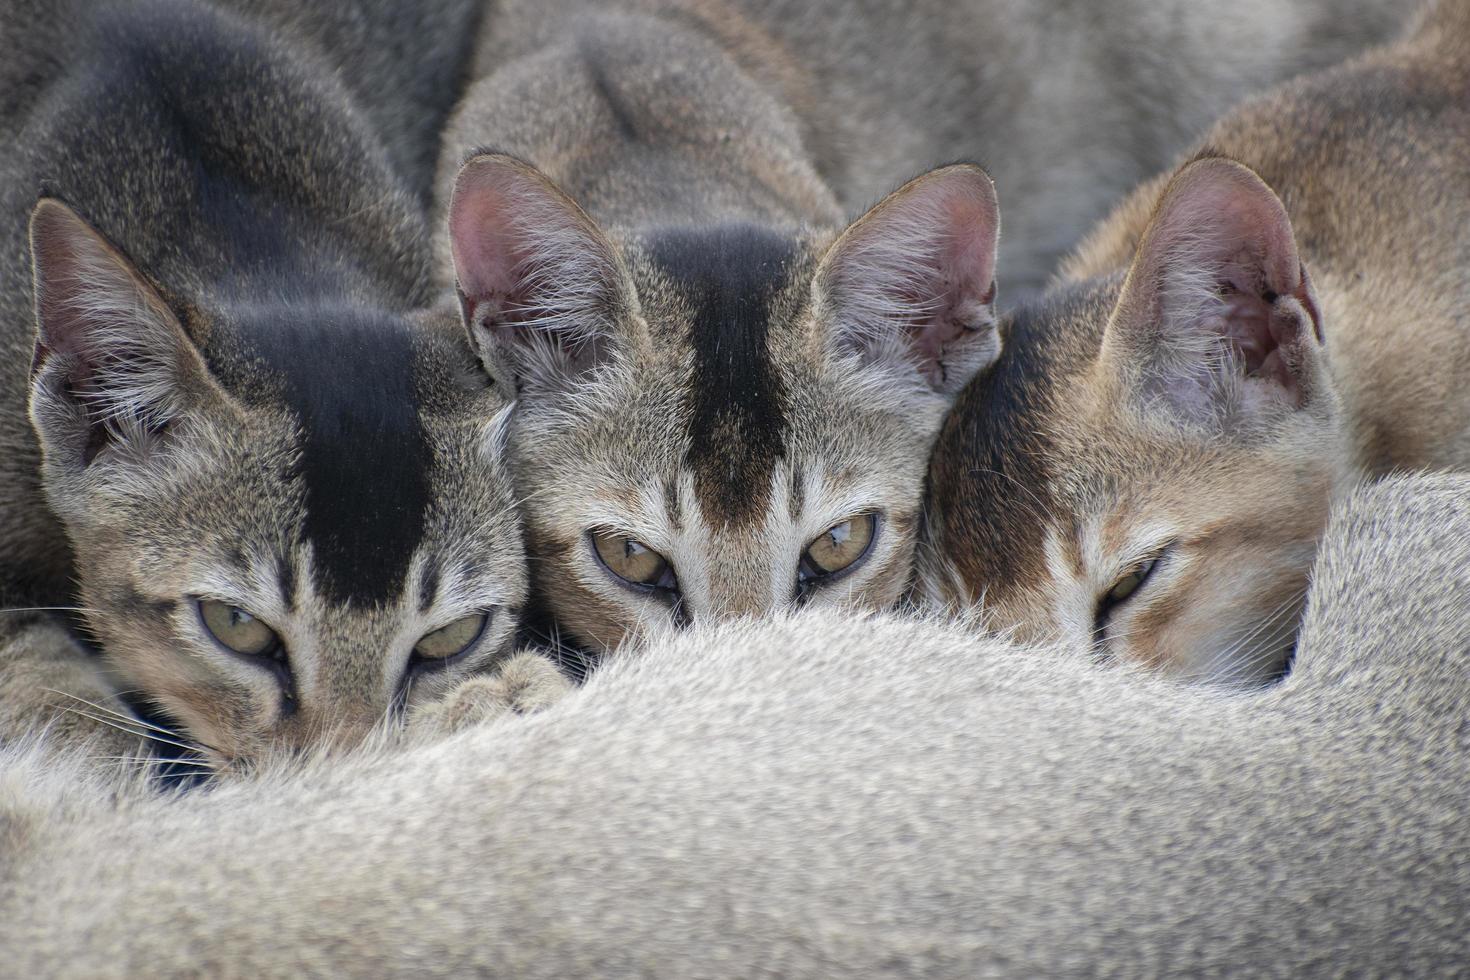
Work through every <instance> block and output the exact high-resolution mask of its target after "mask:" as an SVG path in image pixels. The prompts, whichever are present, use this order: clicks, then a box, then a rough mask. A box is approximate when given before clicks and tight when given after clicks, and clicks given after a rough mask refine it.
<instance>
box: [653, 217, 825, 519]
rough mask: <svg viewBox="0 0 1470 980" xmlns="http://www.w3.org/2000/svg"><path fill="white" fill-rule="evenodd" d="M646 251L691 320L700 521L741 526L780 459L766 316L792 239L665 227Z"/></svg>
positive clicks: (688, 397) (743, 228)
mask: <svg viewBox="0 0 1470 980" xmlns="http://www.w3.org/2000/svg"><path fill="white" fill-rule="evenodd" d="M649 254H650V256H651V257H652V259H653V261H654V262H655V263H656V264H658V265H659V266H660V267H661V268H662V269H663V271H664V273H665V274H666V275H667V276H668V277H669V279H670V280H671V284H672V286H673V287H674V288H675V289H676V290H677V291H678V292H679V294H680V295H681V297H682V298H683V300H684V302H685V304H686V305H687V307H688V310H689V312H690V314H691V319H690V324H689V344H690V347H691V349H692V351H693V354H694V373H693V376H692V377H691V378H690V379H689V386H688V388H687V390H686V391H685V392H684V403H685V408H686V411H687V412H688V417H689V419H690V423H689V448H688V450H687V452H686V453H685V457H684V464H685V466H687V467H688V468H689V469H690V470H691V471H693V473H694V490H695V493H696V494H697V495H698V496H699V501H700V505H701V507H702V508H703V509H704V512H705V514H706V516H707V517H708V518H709V519H710V520H712V521H717V522H721V523H725V524H735V525H740V524H747V523H751V522H753V521H754V520H756V519H757V518H758V517H759V515H760V514H762V513H764V511H765V507H766V502H767V499H768V498H769V496H770V487H771V472H772V470H773V469H774V467H775V465H776V462H777V461H778V460H779V459H781V457H782V456H783V455H784V453H785V448H786V444H785V436H784V429H785V426H786V410H787V401H788V398H787V391H786V386H785V383H784V382H783V381H782V379H781V376H780V375H779V373H778V372H777V371H776V369H775V366H774V365H773V364H772V362H771V354H770V345H769V339H770V320H771V316H772V314H773V306H774V303H775V301H776V299H777V297H779V296H780V295H781V293H782V291H783V290H784V289H785V287H786V285H787V279H788V277H789V275H790V271H791V267H792V265H793V259H794V257H795V255H796V246H795V243H794V242H792V241H791V240H790V239H787V238H785V237H783V236H781V235H777V234H775V233H773V232H769V231H766V230H764V229H761V228H757V227H753V226H747V225H725V226H720V227H716V228H710V229H700V230H694V229H688V230H683V229H681V230H676V231H664V232H660V233H658V234H656V235H654V236H652V238H651V239H650V241H649Z"/></svg>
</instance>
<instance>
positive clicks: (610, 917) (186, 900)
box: [0, 476, 1470, 978]
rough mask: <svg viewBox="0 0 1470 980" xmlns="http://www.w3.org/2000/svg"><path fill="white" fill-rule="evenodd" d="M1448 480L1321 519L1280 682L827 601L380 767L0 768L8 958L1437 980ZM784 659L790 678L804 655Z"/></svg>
mask: <svg viewBox="0 0 1470 980" xmlns="http://www.w3.org/2000/svg"><path fill="white" fill-rule="evenodd" d="M1467 576H1470V482H1467V480H1466V478H1463V477H1461V478H1457V479H1456V478H1449V477H1444V476H1439V477H1421V478H1417V479H1394V480H1390V481H1386V482H1385V483H1382V484H1379V485H1376V486H1374V487H1370V488H1368V489H1366V490H1364V491H1362V492H1360V493H1359V494H1358V495H1356V496H1355V497H1354V498H1353V499H1351V500H1350V501H1347V502H1346V505H1345V506H1344V507H1343V508H1342V509H1341V510H1340V511H1339V513H1338V514H1337V517H1336V519H1335V520H1334V522H1333V525H1332V527H1331V528H1330V529H1329V531H1328V533H1327V537H1326V543H1325V545H1324V559H1323V562H1322V565H1321V571H1320V574H1319V576H1318V580H1317V583H1316V587H1315V588H1316V591H1315V592H1314V595H1313V601H1312V605H1311V609H1310V611H1309V612H1308V616H1307V624H1306V629H1305V631H1304V635H1303V641H1302V647H1301V655H1300V662H1299V664H1298V666H1297V669H1296V670H1295V671H1293V673H1292V674H1291V676H1290V677H1288V678H1287V679H1286V680H1285V681H1284V682H1283V683H1282V684H1281V685H1280V686H1278V687H1276V688H1274V689H1272V690H1271V691H1268V692H1265V693H1262V694H1260V695H1255V696H1237V697H1226V696H1221V695H1220V694H1219V693H1218V692H1215V691H1201V690H1199V689H1197V688H1191V687H1187V686H1183V685H1178V684H1173V683H1170V682H1168V681H1166V680H1163V679H1161V678H1158V677H1151V676H1149V675H1148V674H1146V673H1145V672H1143V671H1139V670H1130V669H1125V670H1116V671H1104V670H1097V669H1095V668H1094V667H1093V666H1092V665H1091V664H1090V663H1089V662H1088V661H1087V659H1086V658H1085V657H1079V656H1076V654H1075V651H1072V652H1070V653H1069V651H1067V650H1065V649H1059V648H1055V649H1051V650H1037V649H1034V648H1029V649H1028V648H1018V647H1014V646H1011V645H1008V644H1005V643H1002V642H998V641H996V640H994V639H985V638H978V637H976V636H975V635H973V634H971V633H968V632H966V631H965V630H962V629H958V628H955V627H952V626H951V627H944V626H939V625H928V624H916V623H913V622H899V621H896V620H894V619H875V620H867V619H864V618H858V617H851V616H844V615H834V614H826V615H822V614H818V615H814V616H812V617H810V618H808V619H804V620H802V621H794V622H765V623H749V624H739V625H730V626H725V627H718V628H713V629H696V630H692V631H689V632H687V633H686V634H684V636H682V637H680V638H678V639H677V640H673V641H668V642H665V643H661V644H658V645H657V647H656V648H655V649H652V650H650V651H648V652H647V654H646V655H645V656H640V657H627V658H621V659H619V660H618V661H616V662H613V663H611V664H609V665H608V666H607V667H606V668H604V669H603V670H602V671H600V672H599V673H598V674H595V675H594V676H593V677H592V678H591V679H590V680H589V682H588V684H587V686H586V687H585V688H583V689H582V690H580V691H578V692H576V693H574V694H573V695H572V696H570V697H569V698H567V699H565V700H563V701H562V702H561V703H560V704H558V705H556V706H554V707H552V708H551V709H550V710H549V711H547V712H544V713H541V714H538V715H534V716H531V717H528V718H524V719H519V720H516V721H514V722H513V723H509V724H505V723H502V724H496V725H491V726H487V727H486V728H484V729H480V730H476V731H472V732H468V733H465V734H464V735H463V736H461V737H459V738H457V739H454V740H452V741H448V742H445V743H442V744H439V745H435V746H430V747H427V748H424V749H421V750H418V751H415V752H413V753H410V754H402V755H390V756H388V757H386V758H379V759H376V760H371V761H368V762H366V763H357V764H348V765H346V766H337V767H333V768H331V769H328V770H325V771H320V770H319V771H315V772H312V773H310V774H307V775H304V776H297V777H296V778H289V779H287V780H284V781H273V782H269V783H266V784H252V783H246V784H244V785H239V786H224V787H220V788H219V789H218V790H217V791H214V792H210V793H195V794H190V795H188V796H185V797H182V798H178V797H175V798H169V799H159V798H157V796H156V794H154V795H153V796H152V797H151V798H145V799H138V800H134V799H128V798H124V799H122V800H119V797H118V794H117V793H116V791H115V789H111V788H109V789H108V790H106V791H104V792H101V793H98V792H96V791H95V790H93V789H91V788H88V787H86V786H84V785H78V781H77V780H76V778H75V775H74V774H73V773H72V772H71V770H69V769H64V770H61V771H57V770H55V769H54V768H52V769H50V770H48V769H46V768H45V767H41V766H32V765H29V764H25V763H24V760H20V759H17V758H15V757H14V756H11V757H9V758H5V759H3V762H4V766H3V771H4V772H5V775H4V776H3V777H0V835H3V836H0V844H3V853H4V855H5V860H4V861H3V862H0V948H3V949H4V950H5V951H6V955H7V957H8V960H7V962H8V964H9V966H10V968H11V969H13V970H15V971H16V972H18V973H21V974H23V975H28V974H34V973H44V972H46V970H47V969H48V968H50V967H52V966H54V965H55V964H56V963H57V962H65V963H66V964H67V965H68V967H69V968H70V969H71V970H73V971H76V972H81V973H87V974H98V975H107V974H112V973H116V974H137V973H140V972H146V973H148V974H149V975H154V976H174V975H185V976H195V975H198V974H200V973H219V972H224V973H240V974H250V975H252V976H274V975H280V976H297V975H300V974H302V973H309V974H330V975H333V976H384V975H414V976H425V975H427V976H446V977H448V976H464V975H466V974H485V975H494V976H502V975H515V976H527V977H548V978H553V977H554V978H561V977H573V976H594V975H595V976H640V977H647V976H669V977H688V976H731V977H735V976H784V977H807V976H811V977H831V976H895V977H908V976H912V977H936V976H937V977H957V978H960V977H963V978H969V977H975V976H982V975H984V976H990V975H1007V976H1019V977H1029V976H1070V975H1079V976H1091V975H1096V974H1098V973H1110V974H1111V973H1116V974H1125V975H1136V974H1157V973H1166V974H1175V973H1178V974H1185V973H1189V974H1207V975H1216V974H1234V973H1240V972H1250V973H1268V974H1274V973H1282V974H1291V975H1294V976H1295V975H1317V974H1332V973H1336V972H1340V971H1341V969H1342V967H1344V966H1345V965H1348V964H1351V965H1352V966H1353V967H1356V968H1359V969H1362V970H1364V971H1365V972H1369V973H1374V974H1385V975H1400V974H1406V973H1408V974H1414V975H1424V974H1430V975H1432V974H1439V973H1454V972H1455V971H1456V970H1457V969H1458V968H1459V967H1460V966H1461V965H1463V964H1464V963H1465V961H1466V958H1467V957H1470V930H1467V929H1466V928H1465V925H1466V909H1467V908H1470V873H1467V866H1470V862H1467V857H1470V816H1467V814H1466V812H1465V807H1464V799H1465V795H1466V792H1467V787H1470V744H1467V730H1466V726H1465V705H1466V702H1467V699H1470V672H1467V671H1466V670H1465V650H1466V648H1467V645H1470V604H1467V603H1465V602H1464V601H1463V598H1464V594H1465V591H1464V590H1465V589H1466V588H1470V578H1467ZM794 654H799V655H794Z"/></svg>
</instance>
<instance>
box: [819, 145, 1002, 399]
mask: <svg viewBox="0 0 1470 980" xmlns="http://www.w3.org/2000/svg"><path fill="white" fill-rule="evenodd" d="M999 237H1000V208H999V206H998V205H997V203H996V199H995V185H994V184H993V183H992V182H991V180H990V177H989V175H988V174H986V173H985V171H984V170H981V169H980V168H979V167H976V166H973V165H968V164H960V165H956V166H950V167H942V168H940V169H938V170H933V171H930V172H929V173H927V174H924V175H923V176H920V177H916V178H915V179H913V180H911V181H909V182H908V183H907V184H905V185H904V186H903V187H900V188H899V189H898V190H896V191H894V192H893V193H892V194H889V195H888V196H887V197H886V198H884V199H883V200H882V201H880V202H879V203H878V204H877V205H876V206H874V207H873V209H872V210H870V211H869V212H868V213H867V214H865V215H863V216H862V217H861V218H859V219H858V220H857V221H856V222H854V223H853V224H852V225H851V226H850V227H849V228H848V229H847V230H846V231H845V232H843V234H842V236H841V237H840V238H838V239H837V241H836V242H835V243H834V244H833V245H832V247H831V248H830V249H828V251H827V254H826V255H825V256H823V258H822V261H821V265H820V266H819V267H818V270H817V276H816V288H817V292H818V297H819V300H820V301H821V304H822V306H823V307H824V308H825V309H826V310H827V311H828V312H829V317H828V318H827V323H828V324H829V325H828V327H827V328H826V329H827V331H828V336H827V338H826V339H827V342H828V345H829V350H831V351H832V352H833V353H836V354H838V355H839V356H841V355H848V354H857V355H858V356H859V357H861V358H862V359H863V360H864V361H867V362H870V363H872V362H880V363H881V362H887V363H892V364H907V365H908V366H909V367H910V368H911V369H913V370H917V371H918V372H919V374H921V375H922V376H923V378H924V379H925V380H926V381H927V382H928V384H929V385H930V387H932V388H933V389H934V390H935V391H938V392H941V393H944V394H953V393H955V392H957V391H959V390H960V388H962V387H964V385H965V383H966V382H968V381H969V380H970V378H972V377H973V376H974V375H975V374H976V373H977V372H979V371H981V370H982V369H984V368H986V367H989V366H990V364H992V363H993V362H994V361H995V359H996V357H997V356H999V354H1000V336H999V333H998V332H997V330H996V321H995V261H996V245H997V242H998V240H999Z"/></svg>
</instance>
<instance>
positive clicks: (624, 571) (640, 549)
mask: <svg viewBox="0 0 1470 980" xmlns="http://www.w3.org/2000/svg"><path fill="white" fill-rule="evenodd" d="M587 536H588V538H590V539H591V541H592V551H593V553H594V554H596V555H597V560H598V562H599V563H600V564H601V565H602V567H603V568H605V569H607V570H608V571H609V572H611V573H612V574H613V575H614V576H615V577H616V578H619V579H621V580H622V581H623V582H625V583H627V584H628V585H632V586H635V587H637V588H640V589H664V590H667V591H671V592H672V591H677V589H678V587H679V586H678V581H677V579H675V577H674V569H673V566H672V565H670V564H669V560H668V559H667V558H665V557H664V556H663V555H661V554H659V553H658V552H657V551H654V550H653V549H652V548H650V547H648V545H646V544H644V543H643V542H641V541H638V540H637V539H635V538H630V537H629V536H628V535H626V534H619V533H618V532H617V531H597V530H593V531H588V532H587Z"/></svg>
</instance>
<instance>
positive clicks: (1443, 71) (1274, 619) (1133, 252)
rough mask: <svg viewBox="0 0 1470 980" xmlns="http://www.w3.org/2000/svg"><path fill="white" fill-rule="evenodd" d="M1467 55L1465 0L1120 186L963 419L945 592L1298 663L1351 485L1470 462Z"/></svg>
mask: <svg viewBox="0 0 1470 980" xmlns="http://www.w3.org/2000/svg"><path fill="white" fill-rule="evenodd" d="M1467 66H1470V5H1467V4H1465V3H1463V2H1461V0H1454V2H1449V3H1444V4H1441V5H1440V6H1438V7H1437V8H1436V9H1435V10H1433V11H1432V12H1431V13H1430V14H1428V15H1427V16H1426V18H1425V19H1424V21H1423V23H1422V24H1421V26H1420V27H1419V28H1418V29H1416V31H1415V32H1414V33H1413V34H1412V35H1411V36H1410V37H1408V38H1407V39H1406V40H1404V41H1402V42H1400V43H1398V44H1395V45H1392V46H1388V47H1385V48H1383V49H1380V50H1377V51H1374V52H1371V53H1369V54H1366V55H1364V56H1362V57H1361V58H1359V59H1357V60H1355V61H1353V62H1350V63H1348V64H1346V65H1344V66H1342V67H1340V68H1336V69H1333V70H1332V71H1329V72H1325V73H1322V74H1319V75H1316V76H1312V77H1309V78H1304V79H1302V80H1300V81H1297V82H1294V83H1292V84H1290V85H1287V86H1285V87H1283V88H1282V89H1280V90H1279V91H1277V92H1275V93H1273V94H1270V95H1268V96H1264V97H1262V98H1260V99H1257V100H1255V101H1253V102H1251V103H1248V104H1247V105H1245V106H1243V107H1242V108H1241V109H1239V110H1237V111H1236V112H1234V113H1232V114H1231V115H1229V116H1227V117H1226V118H1225V119H1224V120H1222V121H1221V122H1220V123H1219V124H1218V125H1217V126H1216V127H1215V128H1214V129H1213V130H1211V131H1210V133H1209V134H1208V135H1207V136H1206V137H1205V139H1204V141H1203V142H1202V143H1201V145H1200V148H1199V149H1198V150H1197V151H1196V152H1195V153H1194V154H1192V158H1191V159H1190V160H1189V161H1187V162H1186V163H1185V165H1183V166H1182V167H1181V168H1180V169H1179V170H1178V171H1177V173H1175V174H1174V175H1172V176H1170V177H1167V178H1161V179H1158V180H1155V181H1152V182H1150V183H1148V184H1145V185H1144V186H1143V187H1142V188H1141V189H1140V190H1139V191H1138V193H1137V194H1136V195H1135V196H1134V197H1133V198H1132V199H1131V200H1130V201H1128V202H1126V203H1125V204H1123V205H1122V206H1121V207H1120V209H1119V211H1118V213H1117V214H1116V215H1115V216H1114V218H1112V219H1111V220H1110V221H1109V222H1107V223H1106V224H1104V225H1103V226H1102V227H1101V228H1100V229H1099V230H1098V231H1097V232H1096V233H1094V235H1093V237H1092V238H1091V239H1090V240H1089V242H1088V243H1086V244H1084V246H1083V247H1082V248H1081V249H1080V250H1079V252H1078V254H1077V256H1076V257H1074V259H1073V260H1072V261H1071V262H1070V263H1069V265H1068V267H1067V271H1066V273H1065V274H1064V275H1063V277H1062V278H1061V280H1060V281H1059V283H1058V284H1057V285H1056V287H1055V288H1054V289H1053V290H1052V291H1051V292H1050V293H1048V295H1047V296H1046V297H1044V298H1043V299H1042V300H1040V301H1038V302H1037V303H1035V304H1030V305H1028V306H1027V307H1026V308H1023V309H1021V310H1019V311H1017V312H1016V313H1015V314H1014V315H1013V316H1012V317H1011V318H1010V319H1009V321H1008V322H1006V323H1005V324H1003V325H1002V333H1003V334H1004V336H1005V345H1006V349H1005V351H1004V353H1003V354H1002V355H1001V357H1000V358H999V359H998V361H997V362H996V364H995V366H994V368H993V369H991V370H990V371H989V372H987V373H985V374H984V375H982V376H980V377H979V378H977V379H976V381H974V382H973V383H972V384H971V385H970V387H969V388H968V389H967V390H966V391H965V392H964V393H962V395H961V396H960V398H959V400H958V401H957V403H956V407H955V409H954V411H953V412H952V413H951V415H950V417H949V419H948V420H947V421H946V423H945V427H944V430H943V432H942V434H941V435H940V438H939V441H938V443H937V445H936V448H935V452H934V461H933V464H932V466H931V470H930V493H929V509H928V515H929V518H930V522H929V529H930V532H931V540H932V542H933V545H934V546H933V547H932V548H930V549H926V551H925V556H924V558H923V559H922V564H923V565H924V566H925V567H924V578H925V580H926V585H927V591H928V594H929V596H930V597H931V598H937V599H939V600H940V601H943V602H948V603H950V604H955V605H970V604H976V603H978V604H981V605H983V606H984V607H985V609H986V611H987V613H988V615H989V617H990V621H991V622H992V624H993V625H994V626H996V627H1001V628H1016V629H1019V630H1020V631H1021V632H1020V635H1022V636H1026V637H1029V638H1040V637H1045V636H1051V637H1057V638H1059V639H1061V640H1063V641H1065V642H1067V643H1069V644H1072V645H1074V646H1076V647H1077V648H1079V649H1085V650H1091V651H1092V652H1093V653H1094V654H1096V655H1099V656H1102V657H1104V658H1119V659H1129V660H1134V661H1137V662H1141V663H1146V664H1150V665H1153V666H1156V667H1159V668H1162V669H1166V670H1170V671H1172V672H1175V673H1178V674H1181V675H1184V676H1190V677H1195V678H1200V679H1209V680H1213V681H1218V682H1223V683H1256V682H1259V681H1261V680H1263V679H1266V678H1270V677H1272V676H1275V675H1276V674H1278V673H1279V672H1280V671H1281V669H1282V668H1283V667H1284V665H1285V663H1286V661H1287V659H1288V657H1289V656H1290V651H1291V646H1292V641H1293V637H1294V636H1295V629H1294V625H1295V623H1296V622H1297V619H1298V616H1299V613H1300V610H1301V604H1302V599H1303V596H1304V593H1305V590H1306V587H1307V583H1308V578H1309V575H1310V570H1311V566H1312V561H1313V556H1314V554H1315V549H1316V543H1317V540H1318V537H1319V535H1320V533H1321V529H1322V527H1323V523H1324V521H1325V520H1326V515H1327V511H1328V507H1329V504H1330V502H1331V500H1332V499H1333V497H1334V496H1335V495H1338V494H1341V493H1344V492H1346V491H1347V490H1349V489H1351V488H1352V487H1353V486H1354V485H1355V484H1356V483H1357V482H1359V481H1361V480H1364V479H1374V478H1378V477H1381V476H1383V475H1384V474H1387V473H1391V472H1395V471H1400V470H1406V469H1431V470H1434V469H1439V470H1464V469H1467V468H1470V331H1467V330H1466V326H1465V324H1466V313H1467V310H1470V291H1467V289H1466V288H1465V285H1464V283H1465V279H1464V276H1463V275H1462V271H1461V270H1463V268H1464V266H1465V262H1466V258H1467V254H1470V236H1467V234H1466V228H1467V227H1470V206H1467V202H1470V167H1467V165H1466V161H1467V160H1470V139H1467V134H1470V114H1467V109H1470V67H1467ZM1237 161H1238V162H1237ZM1143 577H1146V579H1147V581H1146V582H1142V584H1140V582H1141V578H1143ZM1120 588H1121V589H1122V590H1123V593H1120V592H1119V589H1120ZM1129 590H1132V591H1131V594H1129ZM1119 594H1123V598H1122V599H1119V598H1117V596H1118V595H1119Z"/></svg>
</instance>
